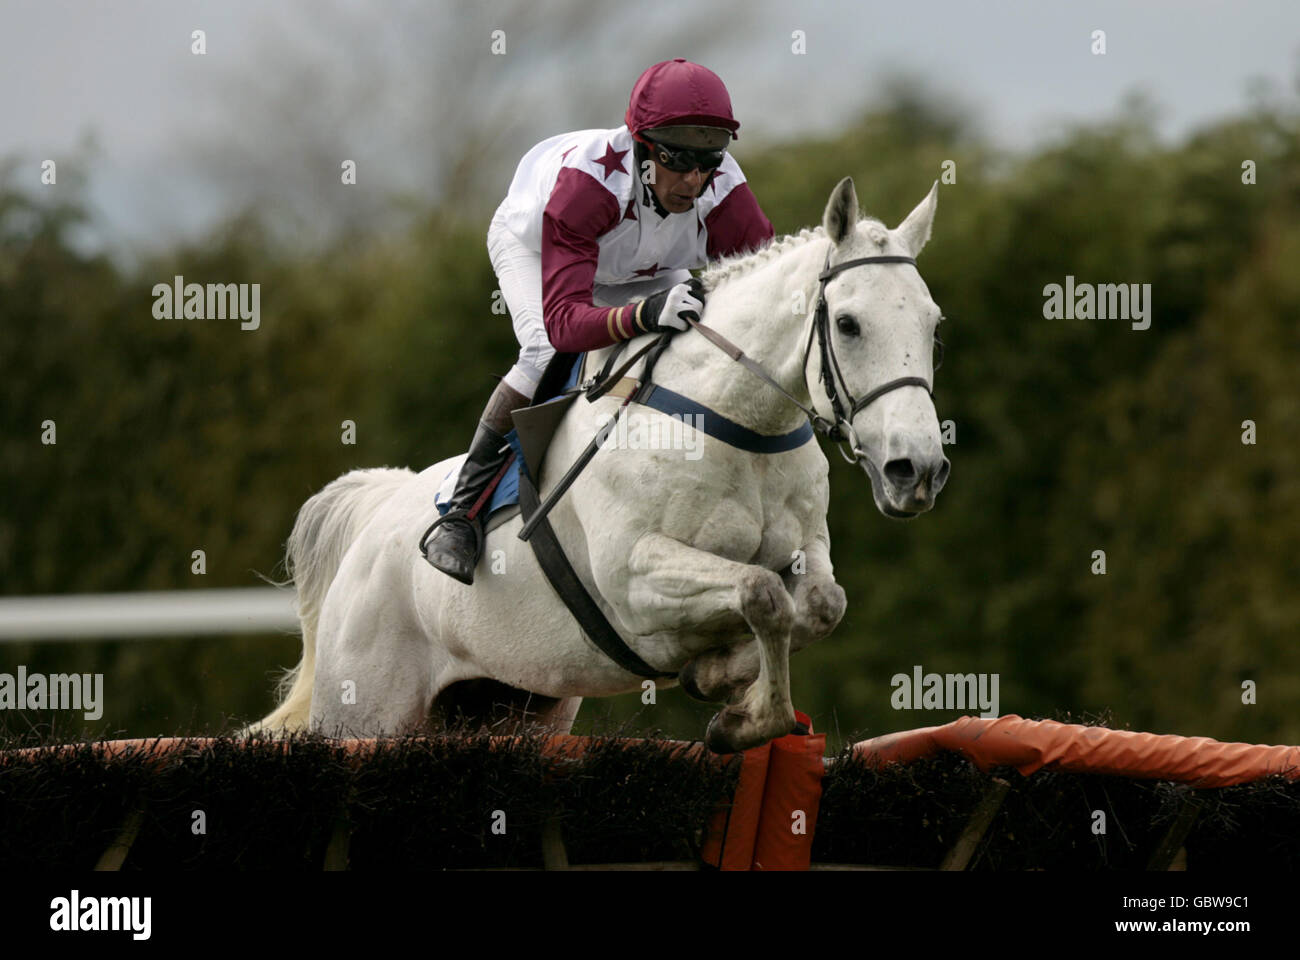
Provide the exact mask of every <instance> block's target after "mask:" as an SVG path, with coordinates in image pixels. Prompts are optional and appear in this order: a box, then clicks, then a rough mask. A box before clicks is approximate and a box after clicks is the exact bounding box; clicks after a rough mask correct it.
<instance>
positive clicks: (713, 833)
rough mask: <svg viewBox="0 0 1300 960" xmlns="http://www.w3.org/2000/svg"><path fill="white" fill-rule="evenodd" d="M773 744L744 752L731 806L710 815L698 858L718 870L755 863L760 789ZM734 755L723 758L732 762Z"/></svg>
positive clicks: (761, 794) (744, 866)
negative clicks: (710, 820)
mask: <svg viewBox="0 0 1300 960" xmlns="http://www.w3.org/2000/svg"><path fill="white" fill-rule="evenodd" d="M771 752H772V744H771V743H765V744H763V745H762V746H761V747H754V749H752V750H746V751H745V752H744V753H742V754H741V755H740V756H741V768H740V780H739V781H738V782H737V783H736V793H735V796H734V797H732V800H731V804H730V806H727V807H724V808H722V809H720V810H719V811H718V812H717V813H716V814H714V815H713V822H712V823H711V824H710V825H709V835H708V837H707V839H706V840H705V842H704V849H703V850H702V851H701V853H700V859H702V860H703V861H704V862H705V863H707V864H711V865H712V866H715V867H717V868H718V869H720V870H748V869H749V867H750V864H751V863H752V862H753V860H754V841H755V839H756V838H757V836H758V821H759V816H760V814H761V813H762V810H763V787H764V784H765V783H766V782H767V765H768V758H769V757H770V755H771ZM734 756H735V754H734V753H731V754H727V755H726V756H725V757H724V759H726V760H731V758H733V757H734Z"/></svg>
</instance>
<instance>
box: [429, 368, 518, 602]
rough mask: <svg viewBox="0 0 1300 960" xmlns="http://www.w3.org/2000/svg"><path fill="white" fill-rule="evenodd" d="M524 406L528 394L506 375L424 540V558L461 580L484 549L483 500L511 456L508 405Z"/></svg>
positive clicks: (467, 578) (470, 575)
mask: <svg viewBox="0 0 1300 960" xmlns="http://www.w3.org/2000/svg"><path fill="white" fill-rule="evenodd" d="M526 406H528V398H527V397H525V396H524V395H523V394H521V393H518V392H517V391H515V390H514V389H512V388H511V387H509V386H507V385H506V383H505V381H502V382H501V383H499V384H497V387H496V390H494V391H493V392H492V397H491V399H489V400H488V403H487V407H486V408H485V409H484V411H483V419H481V420H480V421H479V424H478V429H477V430H476V431H475V432H474V440H473V442H472V443H471V444H470V447H469V456H468V458H467V459H466V460H465V465H464V466H463V467H461V469H460V476H459V477H458V478H457V479H456V490H455V492H454V493H452V495H451V501H450V502H449V503H448V504H447V512H446V513H445V514H444V515H443V516H442V517H441V518H440V519H438V520H437V521H435V522H434V524H433V526H432V527H430V528H429V530H428V531H427V532H426V533H425V541H424V542H422V543H421V548H420V550H421V552H422V553H423V554H424V559H425V560H427V561H429V563H430V564H431V565H432V566H433V567H434V569H436V570H441V571H442V572H443V573H445V574H447V576H449V577H454V578H455V579H457V580H459V581H460V582H461V583H466V584H472V583H473V582H474V568H475V567H477V566H478V560H479V557H480V556H481V555H482V553H483V520H484V518H485V517H486V516H487V507H488V505H487V503H486V502H484V503H479V500H480V498H483V497H484V493H485V491H486V490H487V488H488V485H489V484H491V483H492V480H493V479H494V478H495V477H496V476H497V474H499V473H500V472H501V471H502V468H503V467H504V466H505V462H506V459H507V458H508V457H509V456H510V445H509V443H507V441H506V439H505V437H504V436H503V434H505V433H508V432H509V431H510V428H511V427H512V426H513V421H512V420H511V419H510V411H512V410H517V409H519V408H520V407H526Z"/></svg>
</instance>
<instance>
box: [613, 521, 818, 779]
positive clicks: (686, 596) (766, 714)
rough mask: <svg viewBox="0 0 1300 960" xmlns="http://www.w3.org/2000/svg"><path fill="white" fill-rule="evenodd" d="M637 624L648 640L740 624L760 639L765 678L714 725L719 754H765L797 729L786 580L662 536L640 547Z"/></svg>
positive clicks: (632, 609) (633, 572)
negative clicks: (759, 750)
mask: <svg viewBox="0 0 1300 960" xmlns="http://www.w3.org/2000/svg"><path fill="white" fill-rule="evenodd" d="M628 571H629V574H630V577H629V581H628V606H629V609H628V610H627V611H626V612H627V614H628V620H629V623H630V624H631V625H632V626H633V628H634V629H635V630H636V632H637V633H638V634H641V635H642V636H647V635H654V634H661V635H671V634H673V633H680V632H682V631H685V630H690V629H692V628H704V629H708V628H714V629H716V628H717V627H718V626H719V625H721V624H725V623H726V622H727V621H728V620H733V619H734V618H736V617H739V618H740V619H743V620H744V622H745V623H746V624H748V625H749V628H750V629H751V630H752V631H753V633H754V641H753V642H752V643H750V646H752V647H753V648H754V649H755V651H756V653H757V657H758V672H757V674H756V676H755V678H754V681H753V682H752V683H751V684H749V686H748V688H747V689H746V690H745V692H744V693H743V695H741V696H740V697H738V698H737V699H736V700H735V701H734V702H732V703H729V704H728V705H727V706H726V707H724V708H723V710H722V711H721V712H720V713H718V714H717V716H715V717H714V718H713V720H712V722H710V724H709V729H708V733H707V735H706V737H705V740H706V742H707V744H708V746H709V749H710V750H713V751H714V752H716V753H734V752H736V751H740V750H747V749H749V748H750V747H755V746H759V745H760V744H763V743H766V742H767V741H769V740H771V739H773V738H774V737H781V736H785V735H786V734H787V733H789V732H790V731H791V730H792V729H794V724H795V716H794V705H793V704H792V703H791V702H790V662H789V661H790V631H791V627H792V626H793V624H794V620H795V604H794V599H793V598H792V597H791V595H790V593H789V591H787V590H786V588H785V583H784V582H783V581H782V579H781V576H780V575H779V574H777V573H774V572H773V571H771V570H767V569H764V568H763V567H758V566H754V565H752V564H746V563H737V562H735V561H733V560H728V559H726V558H724V557H720V556H717V555H716V554H711V553H705V552H704V551H702V550H697V549H695V548H694V547H690V546H687V545H686V544H684V543H682V542H681V541H679V540H674V539H672V538H671V537H666V536H664V535H662V534H648V535H646V536H644V537H642V538H641V539H640V540H638V541H637V544H636V546H635V547H634V548H633V550H632V555H631V556H630V557H629V559H628Z"/></svg>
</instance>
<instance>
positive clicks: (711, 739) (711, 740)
mask: <svg viewBox="0 0 1300 960" xmlns="http://www.w3.org/2000/svg"><path fill="white" fill-rule="evenodd" d="M721 720H722V713H721V711H720V712H718V713H715V714H714V715H713V717H712V718H711V719H710V720H709V726H708V729H707V730H705V731H704V745H705V746H706V747H708V748H709V752H710V753H724V754H725V753H739V752H740V751H739V750H737V749H736V747H735V745H734V744H733V743H732V742H731V737H729V736H728V735H727V734H726V732H724V731H723V729H722V723H721V722H720V721H721Z"/></svg>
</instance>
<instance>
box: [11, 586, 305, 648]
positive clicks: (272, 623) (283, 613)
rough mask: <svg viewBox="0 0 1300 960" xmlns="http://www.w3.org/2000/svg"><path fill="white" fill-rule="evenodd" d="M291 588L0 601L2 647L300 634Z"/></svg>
mask: <svg viewBox="0 0 1300 960" xmlns="http://www.w3.org/2000/svg"><path fill="white" fill-rule="evenodd" d="M293 601H294V594H293V591H292V590H278V589H276V588H275V587H247V588H243V589H234V590H163V591H153V592H141V593H84V594H69V595H67V596H58V595H55V596H40V597H0V643H20V642H24V641H29V640H56V639H69V640H74V639H75V640H79V639H84V638H88V637H119V638H124V639H131V638H145V637H164V636H171V637H178V636H183V635H184V636H188V635H202V634H223V633H274V632H277V631H281V630H295V629H297V627H298V617H297V614H296V613H295V612H294V605H293Z"/></svg>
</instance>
